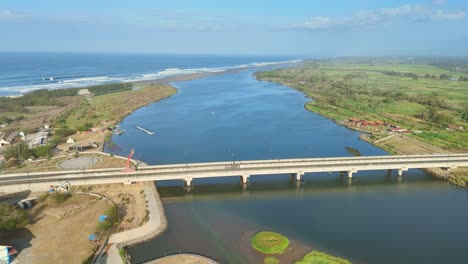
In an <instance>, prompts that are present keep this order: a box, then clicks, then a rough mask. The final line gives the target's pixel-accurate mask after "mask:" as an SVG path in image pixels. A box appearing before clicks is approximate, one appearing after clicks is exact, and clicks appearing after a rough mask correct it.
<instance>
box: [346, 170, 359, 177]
mask: <svg viewBox="0 0 468 264" xmlns="http://www.w3.org/2000/svg"><path fill="white" fill-rule="evenodd" d="M356 172H357V170H350V171H348V179H352V178H353V173H356Z"/></svg>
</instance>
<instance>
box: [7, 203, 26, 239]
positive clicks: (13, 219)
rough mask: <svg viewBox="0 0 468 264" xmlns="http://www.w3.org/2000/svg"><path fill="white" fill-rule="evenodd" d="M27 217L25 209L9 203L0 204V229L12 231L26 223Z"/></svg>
mask: <svg viewBox="0 0 468 264" xmlns="http://www.w3.org/2000/svg"><path fill="white" fill-rule="evenodd" d="M28 221H29V218H28V215H27V213H26V211H25V210H23V209H20V208H17V207H15V206H12V205H9V204H5V203H4V204H0V231H1V232H7V231H14V230H16V229H18V228H21V227H24V226H25V225H26V224H28Z"/></svg>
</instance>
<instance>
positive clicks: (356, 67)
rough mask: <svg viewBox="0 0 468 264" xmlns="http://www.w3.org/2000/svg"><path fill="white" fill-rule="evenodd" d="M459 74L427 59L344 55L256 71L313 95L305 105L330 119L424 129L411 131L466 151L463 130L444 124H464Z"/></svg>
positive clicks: (466, 104) (467, 105)
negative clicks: (365, 59)
mask: <svg viewBox="0 0 468 264" xmlns="http://www.w3.org/2000/svg"><path fill="white" fill-rule="evenodd" d="M460 77H463V78H465V77H468V75H467V74H466V73H463V72H459V71H452V70H448V69H441V68H437V67H435V66H431V65H418V64H398V63H381V64H379V63H377V64H369V63H350V62H349V61H345V62H329V61H326V62H306V63H304V65H303V66H301V67H297V68H290V69H281V70H274V71H268V72H259V73H257V78H259V79H261V80H266V81H273V82H278V83H282V84H284V85H287V86H290V87H293V88H295V89H297V90H299V91H302V92H304V93H306V94H307V95H308V96H310V97H311V98H313V100H312V101H311V102H309V103H307V105H306V106H305V107H306V109H308V110H310V111H313V112H316V113H319V114H321V115H323V116H325V117H328V118H331V119H333V120H335V121H342V120H347V119H350V118H352V117H356V118H359V119H365V120H369V121H377V120H380V121H385V122H387V123H390V124H393V125H399V126H401V127H403V128H407V129H410V130H412V131H414V130H421V131H423V133H421V134H417V135H410V136H411V137H414V138H417V139H418V140H420V141H424V142H427V143H430V144H433V145H436V146H438V147H441V148H446V149H450V150H454V151H466V150H468V132H466V131H447V130H446V127H447V125H457V126H462V127H464V128H465V129H468V82H466V81H458V78H460ZM452 78H453V79H452Z"/></svg>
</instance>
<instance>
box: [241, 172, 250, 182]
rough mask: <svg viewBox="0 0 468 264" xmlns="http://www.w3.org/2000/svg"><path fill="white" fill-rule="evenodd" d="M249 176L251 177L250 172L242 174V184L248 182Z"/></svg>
mask: <svg viewBox="0 0 468 264" xmlns="http://www.w3.org/2000/svg"><path fill="white" fill-rule="evenodd" d="M249 177H250V175H249V174H243V175H242V176H241V182H242V184H247V182H248V181H249Z"/></svg>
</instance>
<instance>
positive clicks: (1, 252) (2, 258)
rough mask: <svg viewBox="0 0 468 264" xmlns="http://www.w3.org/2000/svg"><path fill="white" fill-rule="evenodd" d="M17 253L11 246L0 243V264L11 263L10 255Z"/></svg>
mask: <svg viewBox="0 0 468 264" xmlns="http://www.w3.org/2000/svg"><path fill="white" fill-rule="evenodd" d="M16 253H17V251H16V250H15V249H14V248H12V247H11V246H2V245H0V264H10V263H11V262H10V261H11V260H10V256H11V255H14V254H16Z"/></svg>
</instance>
